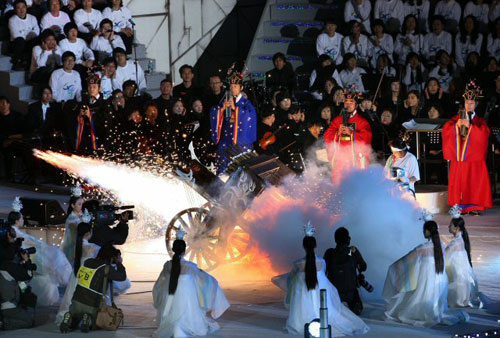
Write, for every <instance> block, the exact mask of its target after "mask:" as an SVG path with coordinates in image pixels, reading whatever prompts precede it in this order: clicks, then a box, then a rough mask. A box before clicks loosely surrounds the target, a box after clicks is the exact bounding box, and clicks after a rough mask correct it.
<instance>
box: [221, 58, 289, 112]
mask: <svg viewBox="0 0 500 338" xmlns="http://www.w3.org/2000/svg"><path fill="white" fill-rule="evenodd" d="M273 65H274V68H273V69H271V70H270V71H268V72H266V87H267V88H286V89H288V90H289V91H293V89H294V88H295V82H296V79H295V72H294V71H293V68H292V65H291V64H290V63H289V62H287V60H286V56H285V54H283V53H276V54H274V55H273ZM217 103H218V102H217Z"/></svg>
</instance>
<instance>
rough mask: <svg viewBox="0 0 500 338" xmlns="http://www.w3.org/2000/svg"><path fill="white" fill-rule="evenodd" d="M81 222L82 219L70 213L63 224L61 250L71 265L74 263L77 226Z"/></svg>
mask: <svg viewBox="0 0 500 338" xmlns="http://www.w3.org/2000/svg"><path fill="white" fill-rule="evenodd" d="M81 222H83V220H82V217H81V216H78V215H77V214H76V213H75V212H74V211H72V212H71V213H70V214H69V215H68V218H66V222H65V223H64V237H63V240H62V242H61V250H62V252H64V254H65V255H66V258H68V261H69V262H70V263H71V265H73V262H74V261H75V246H76V236H77V234H78V224H80V223H81Z"/></svg>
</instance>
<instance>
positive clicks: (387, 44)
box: [370, 19, 394, 68]
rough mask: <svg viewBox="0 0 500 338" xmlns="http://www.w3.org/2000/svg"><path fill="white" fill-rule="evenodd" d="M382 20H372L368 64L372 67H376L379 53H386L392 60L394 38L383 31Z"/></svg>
mask: <svg viewBox="0 0 500 338" xmlns="http://www.w3.org/2000/svg"><path fill="white" fill-rule="evenodd" d="M384 30H385V27H384V21H382V20H380V19H377V20H374V21H373V25H372V31H373V35H372V36H371V37H370V42H371V44H372V48H370V49H371V56H370V65H371V67H373V68H376V67H377V60H378V58H379V56H380V55H383V54H386V55H387V56H388V58H389V59H390V61H391V62H393V61H394V60H393V58H392V53H393V52H394V40H393V39H392V36H390V35H389V34H387V33H385V32H384Z"/></svg>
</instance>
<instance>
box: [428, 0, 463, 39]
mask: <svg viewBox="0 0 500 338" xmlns="http://www.w3.org/2000/svg"><path fill="white" fill-rule="evenodd" d="M434 15H440V16H442V17H443V18H444V20H445V24H444V27H445V30H446V31H447V32H450V33H452V34H454V33H456V32H457V27H458V24H459V23H460V17H461V15H462V8H461V7H460V4H459V3H458V2H456V1H455V0H440V1H438V3H437V4H436V8H435V9H434Z"/></svg>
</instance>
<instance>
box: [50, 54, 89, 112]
mask: <svg viewBox="0 0 500 338" xmlns="http://www.w3.org/2000/svg"><path fill="white" fill-rule="evenodd" d="M75 60H76V57H75V54H73V52H70V51H67V52H64V53H63V55H62V62H63V68H60V69H57V70H55V71H53V72H52V75H51V76H50V81H49V85H50V87H51V88H52V91H53V94H54V100H55V101H56V102H64V101H69V100H74V99H76V100H77V101H81V99H82V80H81V78H80V74H78V72H77V71H75V70H73V68H74V67H75Z"/></svg>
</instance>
